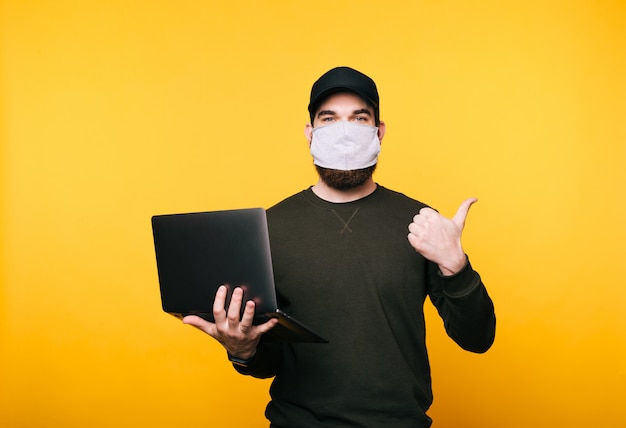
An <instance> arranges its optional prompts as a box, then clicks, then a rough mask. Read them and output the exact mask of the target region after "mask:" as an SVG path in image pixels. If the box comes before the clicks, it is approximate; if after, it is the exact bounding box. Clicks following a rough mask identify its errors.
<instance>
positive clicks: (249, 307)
mask: <svg viewBox="0 0 626 428" xmlns="http://www.w3.org/2000/svg"><path fill="white" fill-rule="evenodd" d="M227 292H228V289H227V288H226V286H224V285H222V286H220V287H219V288H218V290H217V293H216V295H215V301H214V302H213V317H214V319H215V323H212V322H209V321H206V320H205V319H204V318H201V317H199V316H196V315H187V316H186V317H184V318H183V322H184V323H185V324H189V325H192V326H194V327H196V328H198V329H200V330H202V331H204V332H205V333H206V334H208V335H209V336H211V337H213V338H214V339H215V340H217V341H218V342H220V343H221V344H222V346H224V348H226V351H227V352H228V353H229V354H230V355H231V356H233V357H236V358H240V359H242V360H247V359H250V358H252V357H253V356H254V354H255V353H256V347H257V345H258V344H259V341H260V340H261V335H263V333H266V332H268V331H270V330H271V329H272V328H274V327H275V326H276V324H278V319H276V318H271V319H270V320H269V321H267V322H265V323H263V324H259V325H253V320H254V312H255V310H254V306H255V305H254V302H253V301H252V300H248V301H247V302H245V309H244V312H243V316H242V317H241V319H240V314H241V305H242V303H243V290H242V289H241V288H239V287H237V288H235V290H233V294H232V297H231V300H230V305H229V306H228V312H227V311H226V309H224V308H225V306H226V305H225V303H226V296H227Z"/></svg>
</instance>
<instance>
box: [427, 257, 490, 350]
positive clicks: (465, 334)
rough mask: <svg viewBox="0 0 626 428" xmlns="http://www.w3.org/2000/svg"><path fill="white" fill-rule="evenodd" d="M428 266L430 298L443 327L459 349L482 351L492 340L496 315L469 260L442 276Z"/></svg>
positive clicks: (486, 348)
mask: <svg viewBox="0 0 626 428" xmlns="http://www.w3.org/2000/svg"><path fill="white" fill-rule="evenodd" d="M432 265H433V266H431V267H430V275H429V276H430V282H431V289H430V293H429V294H430V299H431V301H432V302H433V304H434V305H435V307H436V308H437V311H438V312H439V315H440V316H441V318H442V319H443V323H444V327H445V329H446V332H447V334H448V336H450V337H451V338H452V339H453V340H454V341H455V342H456V343H457V344H458V345H459V346H460V347H461V348H463V349H465V350H466V351H471V352H476V353H483V352H486V351H487V350H488V349H489V348H490V347H491V345H492V344H493V342H494V339H495V334H496V316H495V311H494V306H493V302H492V300H491V298H490V297H489V295H488V294H487V289H486V288H485V286H484V285H483V283H482V280H481V278H480V275H478V272H476V271H475V270H474V269H472V266H471V264H470V262H469V259H468V261H467V264H466V265H465V267H464V268H463V269H462V270H461V271H459V272H457V273H456V274H455V275H451V276H443V275H441V273H440V272H439V269H438V268H437V266H436V265H434V264H432Z"/></svg>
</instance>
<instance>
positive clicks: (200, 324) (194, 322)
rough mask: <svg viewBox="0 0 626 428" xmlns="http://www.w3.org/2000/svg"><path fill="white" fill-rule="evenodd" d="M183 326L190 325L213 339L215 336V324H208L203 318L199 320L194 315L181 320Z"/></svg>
mask: <svg viewBox="0 0 626 428" xmlns="http://www.w3.org/2000/svg"><path fill="white" fill-rule="evenodd" d="M183 324H187V325H190V326H192V327H195V328H197V329H198V330H201V331H203V332H205V333H206V334H208V335H209V336H212V337H215V335H216V327H215V324H213V323H211V322H208V321H207V320H205V319H204V318H200V317H199V316H196V315H187V316H186V317H184V318H183Z"/></svg>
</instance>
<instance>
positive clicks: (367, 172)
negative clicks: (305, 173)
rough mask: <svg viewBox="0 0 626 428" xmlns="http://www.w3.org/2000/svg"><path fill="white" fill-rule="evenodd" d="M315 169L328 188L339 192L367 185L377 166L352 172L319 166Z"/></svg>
mask: <svg viewBox="0 0 626 428" xmlns="http://www.w3.org/2000/svg"><path fill="white" fill-rule="evenodd" d="M315 169H317V173H318V174H319V176H320V178H321V179H322V181H323V182H324V183H325V184H326V185H327V186H329V187H332V188H333V189H337V190H350V189H354V188H357V187H359V186H361V185H363V184H365V182H367V180H369V179H370V177H372V175H373V174H374V171H375V170H376V164H374V165H372V166H370V167H367V168H363V169H354V170H351V171H343V170H341V169H330V168H323V167H321V166H318V165H315Z"/></svg>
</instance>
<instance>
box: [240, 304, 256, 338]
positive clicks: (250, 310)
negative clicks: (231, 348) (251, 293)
mask: <svg viewBox="0 0 626 428" xmlns="http://www.w3.org/2000/svg"><path fill="white" fill-rule="evenodd" d="M253 321H254V302H253V301H252V300H248V301H247V302H246V307H245V309H244V311H243V317H241V322H240V323H239V330H241V331H242V332H244V333H247V332H248V331H250V329H251V328H252V322H253Z"/></svg>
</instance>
